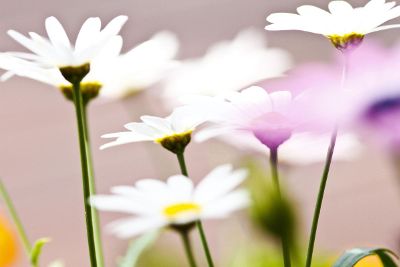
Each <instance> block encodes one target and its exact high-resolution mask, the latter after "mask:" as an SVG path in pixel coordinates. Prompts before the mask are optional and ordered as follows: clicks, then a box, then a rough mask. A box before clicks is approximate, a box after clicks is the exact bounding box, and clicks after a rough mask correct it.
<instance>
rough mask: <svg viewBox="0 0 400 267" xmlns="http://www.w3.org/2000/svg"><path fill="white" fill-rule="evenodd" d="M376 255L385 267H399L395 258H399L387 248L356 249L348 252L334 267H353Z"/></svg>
mask: <svg viewBox="0 0 400 267" xmlns="http://www.w3.org/2000/svg"><path fill="white" fill-rule="evenodd" d="M371 255H376V256H378V257H379V258H380V260H381V261H382V264H383V266H384V267H397V264H396V263H395V261H394V259H393V257H395V258H398V257H397V256H396V254H394V252H392V251H390V250H388V249H385V248H354V249H350V250H347V251H346V252H345V253H344V254H343V255H342V256H341V257H340V258H339V259H338V260H337V261H336V263H335V264H334V265H333V267H352V266H354V265H356V264H357V262H359V261H361V260H362V259H363V258H365V257H368V256H371Z"/></svg>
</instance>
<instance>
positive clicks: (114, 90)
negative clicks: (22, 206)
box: [100, 31, 179, 98]
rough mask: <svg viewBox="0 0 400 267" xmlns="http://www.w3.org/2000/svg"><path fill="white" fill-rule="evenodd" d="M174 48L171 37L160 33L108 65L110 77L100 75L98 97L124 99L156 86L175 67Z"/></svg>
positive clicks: (175, 44)
mask: <svg viewBox="0 0 400 267" xmlns="http://www.w3.org/2000/svg"><path fill="white" fill-rule="evenodd" d="M178 48H179V43H178V40H177V38H176V36H175V35H174V34H173V33H171V32H166V31H164V32H159V33H157V34H155V35H154V36H153V37H152V38H151V39H150V40H148V41H146V42H143V43H141V44H140V45H138V46H136V47H134V48H133V49H131V50H130V51H129V52H127V53H125V54H122V55H121V56H119V57H117V58H116V59H115V61H114V62H111V68H112V70H110V71H111V72H112V73H110V74H107V73H103V75H102V77H104V86H103V88H102V90H101V91H100V95H101V96H104V97H109V98H121V97H126V96H129V95H131V94H134V93H136V92H139V91H142V90H144V89H146V88H148V87H150V86H152V85H153V84H155V83H157V82H158V81H160V80H161V79H162V78H163V77H165V75H166V74H167V73H169V71H170V70H172V69H173V68H174V67H176V66H178V63H177V62H176V61H173V58H174V57H175V56H176V54H177V52H178Z"/></svg>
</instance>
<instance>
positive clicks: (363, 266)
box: [354, 255, 383, 267]
mask: <svg viewBox="0 0 400 267" xmlns="http://www.w3.org/2000/svg"><path fill="white" fill-rule="evenodd" d="M354 267H383V264H382V261H381V260H380V259H379V257H378V256H376V255H373V256H368V257H365V258H363V259H362V260H360V261H359V262H357V264H356V265H354Z"/></svg>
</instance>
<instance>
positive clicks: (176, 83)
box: [164, 29, 291, 105]
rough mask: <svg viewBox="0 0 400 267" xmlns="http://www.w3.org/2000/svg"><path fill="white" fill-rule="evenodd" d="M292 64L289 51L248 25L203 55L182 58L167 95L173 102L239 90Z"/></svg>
mask: <svg viewBox="0 0 400 267" xmlns="http://www.w3.org/2000/svg"><path fill="white" fill-rule="evenodd" d="M290 67H291V58H290V56H289V54H288V53H287V52H286V51H284V50H281V49H277V48H271V47H268V46H267V42H266V39H265V36H264V34H263V33H262V32H260V31H258V30H255V29H247V30H243V31H241V32H239V33H238V34H237V36H236V37H235V38H234V39H233V40H230V41H222V42H219V43H216V44H214V45H213V46H211V47H210V48H209V49H208V50H207V53H206V54H205V55H204V56H203V57H201V58H195V59H188V60H184V61H182V62H181V64H180V65H179V66H178V68H176V70H174V71H173V72H172V73H171V74H170V75H168V77H167V78H166V80H165V91H164V95H165V98H166V99H167V100H169V102H170V103H171V104H172V105H175V104H177V101H178V102H180V104H181V103H182V102H184V100H185V97H186V96H190V95H208V96H215V95H218V94H221V93H227V92H232V91H239V90H241V89H243V88H246V87H247V86H249V85H251V84H254V83H256V82H258V81H260V80H264V79H267V78H272V77H278V76H281V75H283V73H284V72H285V71H286V70H288V69H289V68H290Z"/></svg>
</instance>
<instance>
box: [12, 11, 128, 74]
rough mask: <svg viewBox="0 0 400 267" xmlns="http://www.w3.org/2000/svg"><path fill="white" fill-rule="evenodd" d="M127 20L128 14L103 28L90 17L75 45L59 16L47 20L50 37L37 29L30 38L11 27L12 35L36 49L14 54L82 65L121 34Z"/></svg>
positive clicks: (59, 65)
mask: <svg viewBox="0 0 400 267" xmlns="http://www.w3.org/2000/svg"><path fill="white" fill-rule="evenodd" d="M126 20H127V17H126V16H118V17H116V18H114V19H113V20H112V21H111V22H110V23H109V24H107V25H106V26H105V27H104V29H101V21H100V18H89V19H87V20H86V21H85V23H84V24H83V25H82V28H81V30H80V32H79V34H78V37H77V39H76V42H75V46H72V45H71V42H70V40H69V38H68V36H67V34H66V32H65V30H64V28H63V26H62V25H61V23H60V22H59V21H58V20H57V19H56V18H55V17H49V18H47V19H46V22H45V26H46V31H47V35H48V39H47V38H45V37H42V36H40V35H38V34H36V33H34V32H30V33H29V35H30V38H28V37H26V36H24V35H22V34H20V33H18V32H16V31H14V30H9V31H8V34H9V35H10V36H11V37H12V38H13V39H14V40H16V41H17V42H19V43H20V44H21V45H23V46H24V47H25V48H27V49H29V50H30V51H32V52H33V53H18V52H16V53H14V55H16V56H18V57H21V58H24V59H27V60H30V61H32V62H35V63H37V64H39V65H41V66H43V67H49V68H51V67H56V68H64V67H78V66H81V65H84V64H87V63H90V62H91V60H92V59H93V57H95V56H96V54H97V53H98V52H99V51H101V50H102V48H103V47H104V46H105V45H106V44H107V43H108V41H109V40H110V39H111V38H113V37H115V36H116V35H118V33H119V31H120V30H121V27H122V26H123V25H124V23H125V22H126Z"/></svg>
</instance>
